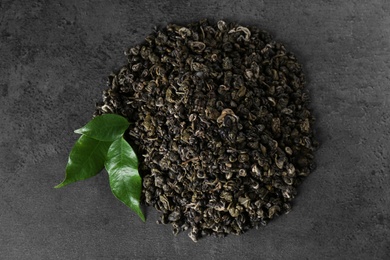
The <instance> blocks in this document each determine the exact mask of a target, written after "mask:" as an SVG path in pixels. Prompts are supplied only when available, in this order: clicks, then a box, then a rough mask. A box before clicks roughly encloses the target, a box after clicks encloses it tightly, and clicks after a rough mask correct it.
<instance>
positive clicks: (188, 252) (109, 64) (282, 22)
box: [0, 0, 390, 259]
mask: <svg viewBox="0 0 390 260" xmlns="http://www.w3.org/2000/svg"><path fill="white" fill-rule="evenodd" d="M346 2H347V1H345V2H342V1H331V0H327V1H325V0H324V1H309V0H307V1H303V0H302V1H287V0H286V1H271V0H263V1H256V0H252V1H228V0H223V1H218V0H203V1H174V0H161V1H146V0H145V1H144V0H141V1H114V0H113V1H106V0H101V1H88V0H87V1H76V0H73V1H44V0H32V1H16V0H10V1H9V0H1V1H0V134H1V138H0V254H1V257H0V258H1V259H390V188H389V186H390V176H389V171H390V159H389V156H390V153H389V150H390V84H389V83H390V2H389V1H386V0H382V1H380V0H374V1H363V0H362V1H348V3H346ZM204 17H206V18H211V19H213V20H218V19H221V18H224V19H227V20H230V21H237V22H240V23H242V24H243V25H248V24H249V25H257V26H259V27H261V28H264V29H266V30H268V31H270V32H271V33H272V34H273V35H274V36H275V39H276V40H278V41H281V42H284V43H285V44H286V45H287V48H288V49H289V50H291V51H293V52H294V53H295V54H296V55H297V57H298V58H299V60H300V62H301V63H303V64H304V68H305V71H306V74H307V81H308V89H309V91H310V96H311V98H312V108H313V109H314V114H315V116H316V117H317V119H318V120H317V131H318V138H319V140H320V142H321V144H322V145H321V147H320V149H319V150H318V152H317V153H316V161H317V164H318V167H317V169H316V171H315V172H314V173H313V174H312V175H311V176H310V177H309V178H308V179H307V180H306V181H305V182H304V184H303V185H302V186H301V187H300V189H299V197H298V198H297V199H296V200H295V203H294V210H293V211H292V212H291V213H290V214H288V215H284V216H282V217H279V218H277V219H276V220H275V221H273V222H271V223H270V224H269V225H268V226H267V227H265V228H262V229H260V230H251V231H249V232H248V233H246V234H244V235H242V236H228V237H226V238H224V239H217V238H206V239H203V240H201V241H199V242H198V243H196V244H195V243H193V242H192V241H191V240H190V239H189V238H188V237H187V234H186V233H183V234H180V235H179V236H177V237H174V236H173V235H172V234H171V228H170V227H169V226H162V225H157V224H155V220H156V219H157V213H156V212H155V210H154V209H153V208H147V209H146V214H147V222H146V223H142V222H141V221H140V220H138V218H137V217H135V214H133V213H132V212H130V210H129V209H127V208H126V207H125V206H124V205H122V204H121V203H120V202H119V201H117V200H116V199H115V198H114V196H113V195H112V194H111V192H110V190H109V186H108V181H107V180H108V179H107V176H106V174H105V173H104V174H101V175H99V176H97V177H94V178H92V179H89V180H86V181H84V182H80V183H77V184H73V185H69V186H68V187H66V188H63V189H60V190H55V189H53V186H54V185H55V184H57V183H59V181H61V180H62V178H63V176H64V169H65V165H66V162H67V156H68V153H69V151H70V149H71V147H72V145H73V143H74V142H75V140H76V139H77V136H76V135H75V134H73V129H76V128H78V127H80V126H82V125H83V124H84V123H86V122H87V121H88V120H89V119H90V118H91V115H92V113H93V111H94V104H95V102H97V101H99V100H100V98H101V93H102V90H103V89H105V81H106V76H107V75H109V73H110V72H111V71H112V70H115V69H118V68H119V67H120V66H121V65H122V64H124V63H125V62H126V59H125V56H124V55H123V52H124V50H125V49H126V47H129V46H132V45H135V44H137V43H140V42H141V41H142V40H143V38H144V37H145V36H146V35H147V34H149V33H150V32H152V30H153V28H154V27H155V26H157V27H160V26H163V25H164V24H166V23H168V22H172V21H173V22H179V23H186V22H190V21H194V20H199V19H200V18H204Z"/></svg>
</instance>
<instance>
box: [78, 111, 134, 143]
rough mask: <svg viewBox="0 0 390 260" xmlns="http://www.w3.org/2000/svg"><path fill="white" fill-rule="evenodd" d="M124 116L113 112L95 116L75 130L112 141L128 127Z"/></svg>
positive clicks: (95, 137)
mask: <svg viewBox="0 0 390 260" xmlns="http://www.w3.org/2000/svg"><path fill="white" fill-rule="evenodd" d="M129 125H130V124H129V122H128V121H127V119H126V118H124V117H123V116H120V115H115V114H104V115H100V116H97V117H95V118H94V119H92V120H91V121H89V122H88V123H87V124H86V125H85V126H84V127H82V128H80V129H77V130H75V131H74V132H75V133H77V134H84V135H86V136H88V137H91V138H93V139H96V140H99V141H111V142H112V141H114V140H116V139H118V138H120V137H121V136H122V135H123V133H124V132H125V131H126V129H127V128H128V127H129Z"/></svg>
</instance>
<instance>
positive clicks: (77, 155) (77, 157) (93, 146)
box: [55, 135, 112, 188]
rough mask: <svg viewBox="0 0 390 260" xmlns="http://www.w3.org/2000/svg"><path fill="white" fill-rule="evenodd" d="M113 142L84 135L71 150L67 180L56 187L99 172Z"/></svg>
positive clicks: (67, 166) (67, 167)
mask: <svg viewBox="0 0 390 260" xmlns="http://www.w3.org/2000/svg"><path fill="white" fill-rule="evenodd" d="M111 143H112V142H103V141H99V140H95V139H93V138H90V137H88V136H85V135H82V136H81V137H80V138H79V139H78V140H77V142H76V144H75V145H74V146H73V148H72V150H71V152H70V155H69V159H68V164H67V165H66V176H65V180H64V181H63V182H61V183H60V184H58V185H57V186H55V188H61V187H63V186H65V185H67V184H70V183H73V182H76V181H81V180H84V179H87V178H90V177H93V176H95V175H96V174H98V173H99V172H100V171H101V170H102V169H103V167H104V161H105V159H106V155H107V151H108V148H109V147H110V145H111Z"/></svg>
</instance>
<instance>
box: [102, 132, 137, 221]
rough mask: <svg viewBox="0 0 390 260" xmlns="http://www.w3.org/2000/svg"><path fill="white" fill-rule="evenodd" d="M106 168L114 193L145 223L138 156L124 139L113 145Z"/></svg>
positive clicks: (109, 150)
mask: <svg viewBox="0 0 390 260" xmlns="http://www.w3.org/2000/svg"><path fill="white" fill-rule="evenodd" d="M105 166H106V170H107V172H108V175H109V179H110V186H111V191H112V193H113V194H114V195H115V197H117V198H118V199H119V200H120V201H122V202H123V203H124V204H126V205H127V206H128V207H129V208H131V209H132V210H133V211H134V212H135V213H137V214H138V216H139V217H140V218H141V219H142V220H143V221H145V217H144V215H143V213H142V211H141V209H140V198H141V189H142V179H141V176H140V175H139V173H138V160H137V156H136V154H135V153H134V151H133V149H132V148H131V146H130V145H129V144H128V143H127V142H126V140H125V139H124V138H123V137H122V138H120V139H117V140H115V141H114V142H113V143H112V144H111V146H110V148H109V149H108V153H107V160H106V162H105Z"/></svg>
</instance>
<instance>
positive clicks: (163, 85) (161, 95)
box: [95, 20, 317, 241]
mask: <svg viewBox="0 0 390 260" xmlns="http://www.w3.org/2000/svg"><path fill="white" fill-rule="evenodd" d="M126 55H127V58H128V64H127V65H125V66H123V67H122V68H121V69H120V70H119V71H118V72H117V73H115V74H112V75H111V76H110V77H109V89H108V90H106V91H104V94H103V102H102V103H100V104H97V110H96V113H95V114H96V115H99V114H104V113H115V114H119V115H122V116H124V117H126V118H127V119H128V120H129V121H130V122H133V123H132V124H131V125H130V127H129V131H128V135H127V136H126V138H127V139H128V141H129V142H130V143H132V145H133V147H135V149H136V150H137V151H138V152H137V154H138V157H139V160H140V172H141V174H142V177H143V201H144V202H145V203H146V204H148V205H152V206H154V207H155V208H156V209H157V210H158V211H159V212H161V216H160V219H159V221H158V222H159V223H164V224H167V223H170V224H172V226H173V232H174V233H175V234H176V233H178V232H180V231H182V230H187V229H189V230H190V232H189V236H190V237H191V239H192V240H194V241H196V240H197V239H199V238H200V237H203V236H205V235H217V236H224V235H226V234H231V233H233V234H241V233H243V232H244V231H246V230H248V229H250V228H252V227H258V226H259V225H265V224H266V223H267V222H268V221H269V220H271V219H272V218H274V217H275V216H277V215H280V214H282V213H287V212H289V210H290V209H291V201H292V200H293V198H294V197H295V196H296V187H297V186H298V185H299V184H300V183H301V181H302V180H303V179H304V177H305V176H307V175H308V174H309V173H310V171H312V170H313V167H314V163H313V151H314V150H315V147H316V146H317V142H316V141H315V140H314V139H313V130H312V125H313V122H314V119H313V117H312V115H311V112H310V111H309V109H308V101H309V100H308V99H309V97H308V94H307V93H306V92H305V90H304V85H305V81H304V75H303V73H302V68H301V65H300V64H299V63H298V62H297V60H296V58H295V56H294V55H293V54H292V53H290V52H288V51H286V49H285V47H284V46H283V45H282V44H280V43H276V42H274V41H273V40H272V38H271V36H270V35H269V33H267V32H266V31H263V30H260V29H258V28H255V27H244V26H240V25H237V24H234V23H229V24H228V23H225V22H224V21H219V22H217V23H216V24H211V23H210V22H209V21H207V20H203V21H200V22H196V23H193V24H189V25H187V26H179V25H176V24H170V25H168V26H166V28H164V29H162V30H160V31H157V32H155V33H153V34H152V35H149V36H148V37H147V38H146V41H145V42H144V43H143V44H140V45H137V46H135V47H133V48H130V49H129V50H128V51H127V52H126Z"/></svg>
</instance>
